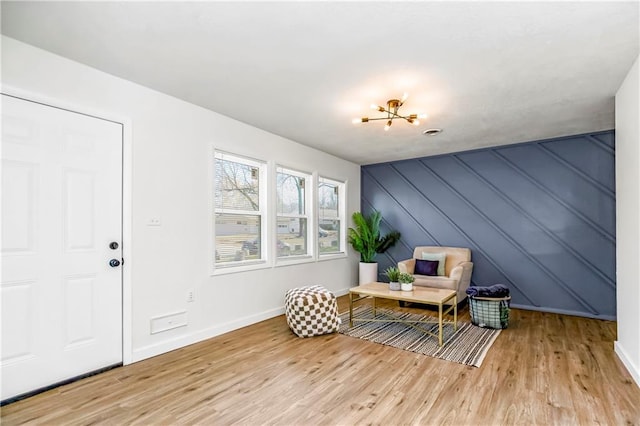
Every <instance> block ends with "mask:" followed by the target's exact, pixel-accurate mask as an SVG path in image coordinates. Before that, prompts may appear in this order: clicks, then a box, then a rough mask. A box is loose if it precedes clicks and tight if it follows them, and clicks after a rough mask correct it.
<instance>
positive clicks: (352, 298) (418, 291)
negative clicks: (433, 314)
mask: <svg viewBox="0 0 640 426" xmlns="http://www.w3.org/2000/svg"><path fill="white" fill-rule="evenodd" d="M367 298H371V299H372V300H373V316H374V318H353V302H357V301H359V300H363V299H367ZM376 299H390V300H399V301H403V302H415V303H425V304H427V305H436V306H438V334H435V333H432V332H430V331H428V330H425V329H424V328H422V327H420V326H419V325H417V324H420V323H422V324H426V323H432V322H433V321H411V320H402V319H396V318H393V317H391V318H389V319H386V318H385V319H376V318H375V315H376ZM449 301H453V304H452V305H451V306H449V307H448V308H447V309H446V310H443V304H445V303H446V302H449ZM452 310H453V329H454V330H457V329H458V295H457V293H456V291H455V290H445V289H440V288H431V287H421V286H416V285H414V286H413V290H412V291H394V290H389V284H385V283H369V284H362V285H359V286H358V287H353V288H351V289H349V327H353V322H354V321H382V322H402V323H407V324H409V325H411V326H412V327H414V328H417V329H419V330H420V331H422V332H424V333H426V334H429V335H431V336H434V337H437V338H438V343H439V345H440V346H442V345H443V343H444V342H443V341H442V324H443V319H442V316H443V315H444V314H448V313H449V312H451V311H452Z"/></svg>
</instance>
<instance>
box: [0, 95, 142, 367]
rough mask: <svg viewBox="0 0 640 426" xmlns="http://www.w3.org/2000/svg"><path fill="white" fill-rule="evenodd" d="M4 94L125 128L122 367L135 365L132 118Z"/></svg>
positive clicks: (46, 99)
mask: <svg viewBox="0 0 640 426" xmlns="http://www.w3.org/2000/svg"><path fill="white" fill-rule="evenodd" d="M0 93H2V94H4V95H8V96H13V97H16V98H20V99H23V100H26V101H31V102H36V103H40V104H43V105H47V106H50V107H53V108H59V109H63V110H67V111H70V112H74V113H78V114H83V115H87V116H90V117H95V118H99V119H101V120H107V121H112V122H114V123H118V124H120V125H122V256H123V258H124V260H125V264H124V265H123V268H122V364H123V365H127V364H131V363H132V362H133V333H132V330H133V324H132V308H133V306H132V285H131V283H132V279H131V265H132V264H133V251H132V242H133V241H132V240H133V238H132V235H133V232H132V231H133V216H132V212H133V209H132V191H131V188H132V179H133V161H132V160H133V134H132V133H133V132H132V129H133V126H132V120H131V118H129V117H124V116H122V115H118V114H115V113H112V112H108V111H104V110H96V109H93V108H90V107H86V106H84V105H80V104H78V103H75V102H70V101H67V100H62V99H60V98H55V97H50V96H47V95H43V94H40V93H35V92H32V91H27V90H23V89H20V88H17V87H13V86H8V85H5V84H3V85H2V88H1V89H0Z"/></svg>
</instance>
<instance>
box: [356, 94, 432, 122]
mask: <svg viewBox="0 0 640 426" xmlns="http://www.w3.org/2000/svg"><path fill="white" fill-rule="evenodd" d="M407 97H408V95H407V94H406V93H405V94H404V95H402V99H389V100H388V101H387V107H386V108H385V107H383V106H380V105H376V104H371V109H375V110H376V111H379V112H386V113H387V115H386V117H375V118H369V117H362V118H354V119H353V123H354V124H358V123H368V122H369V121H375V120H387V124H385V126H384V130H385V131H387V130H389V128H390V127H391V125H392V124H393V120H395V119H396V118H401V119H403V120H406V121H407V122H408V123H409V124H413V125H414V126H417V125H419V124H420V120H418V119H419V118H427V114H409V115H400V114H399V113H398V110H399V109H400V107H401V106H402V105H403V104H404V101H406V100H407Z"/></svg>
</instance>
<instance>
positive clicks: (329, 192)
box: [318, 182, 340, 220]
mask: <svg viewBox="0 0 640 426" xmlns="http://www.w3.org/2000/svg"><path fill="white" fill-rule="evenodd" d="M338 200H339V197H338V186H337V185H334V184H330V183H327V182H320V185H319V186H318V204H319V208H320V219H321V220H322V219H323V218H335V219H338V217H339V207H340V206H339V205H338Z"/></svg>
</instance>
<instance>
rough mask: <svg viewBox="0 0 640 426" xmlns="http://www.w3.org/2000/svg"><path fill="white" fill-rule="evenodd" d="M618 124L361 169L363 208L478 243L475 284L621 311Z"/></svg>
mask: <svg viewBox="0 0 640 426" xmlns="http://www.w3.org/2000/svg"><path fill="white" fill-rule="evenodd" d="M614 160H615V151H614V132H613V130H612V131H607V132H599V133H594V134H588V135H579V136H572V137H564V138H558V139H552V140H544V141H537V142H528V143H522V144H517V145H509V146H502V147H497V148H490V149H483V150H478V151H469V152H462V153H457V154H447V155H441V156H435V157H424V158H417V159H412V160H405V161H398V162H392V163H384V164H373V165H368V166H363V167H362V210H363V211H364V212H370V211H371V210H372V209H374V208H375V209H377V210H380V211H381V212H382V214H383V231H385V232H388V231H389V230H390V229H397V230H399V231H400V232H401V233H402V240H401V242H400V243H399V244H398V245H396V246H395V247H393V248H392V249H391V250H389V251H388V252H387V253H385V254H383V255H379V256H378V261H379V263H380V267H379V271H380V272H381V274H380V279H381V280H384V278H385V277H384V276H383V274H382V271H384V269H386V267H388V266H391V265H393V264H395V263H397V262H398V261H400V260H403V259H407V258H409V257H411V255H412V253H413V247H415V246H418V245H443V246H459V247H470V248H471V250H472V260H473V262H474V270H473V277H472V281H473V283H474V284H475V285H491V284H495V283H503V284H506V285H508V286H509V288H510V289H511V295H512V306H514V307H521V308H525V309H535V310H541V311H549V312H559V313H566V314H572V315H580V316H586V317H592V318H602V319H615V315H616V281H615V244H616V241H615V164H614Z"/></svg>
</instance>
